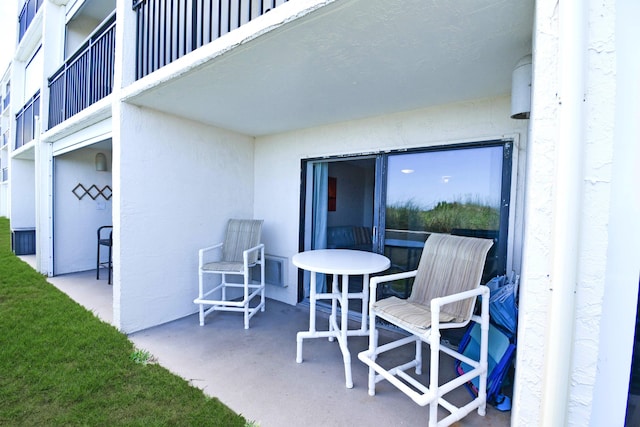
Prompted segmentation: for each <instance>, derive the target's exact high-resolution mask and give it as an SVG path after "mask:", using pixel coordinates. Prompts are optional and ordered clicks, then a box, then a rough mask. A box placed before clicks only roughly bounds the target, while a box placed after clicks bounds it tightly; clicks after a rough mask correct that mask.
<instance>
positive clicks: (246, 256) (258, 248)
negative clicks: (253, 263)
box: [242, 243, 264, 265]
mask: <svg viewBox="0 0 640 427" xmlns="http://www.w3.org/2000/svg"><path fill="white" fill-rule="evenodd" d="M256 251H258V264H259V263H261V262H262V261H263V260H264V243H260V244H259V245H257V246H254V247H252V248H249V249H245V250H244V251H242V260H243V261H244V263H245V265H246V264H247V262H248V259H249V254H250V253H252V252H256Z"/></svg>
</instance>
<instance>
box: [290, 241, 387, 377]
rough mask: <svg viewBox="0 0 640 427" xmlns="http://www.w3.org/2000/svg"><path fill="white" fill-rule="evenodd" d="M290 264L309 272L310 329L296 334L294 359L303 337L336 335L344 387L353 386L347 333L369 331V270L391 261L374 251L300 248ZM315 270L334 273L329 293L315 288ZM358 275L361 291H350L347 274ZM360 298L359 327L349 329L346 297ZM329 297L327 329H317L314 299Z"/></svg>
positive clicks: (298, 356) (298, 358) (298, 357)
mask: <svg viewBox="0 0 640 427" xmlns="http://www.w3.org/2000/svg"><path fill="white" fill-rule="evenodd" d="M291 262H293V265H295V266H296V267H298V268H301V269H303V270H307V271H309V272H311V282H310V292H309V330H308V331H300V332H298V334H297V335H296V340H297V354H296V362H298V363H302V341H303V340H304V339H305V338H321V337H328V338H329V339H330V340H333V338H336V339H337V340H338V343H339V344H340V350H341V351H342V356H343V360H344V373H345V377H346V385H347V388H353V379H352V377H351V353H350V352H349V348H348V346H347V337H348V336H350V335H357V336H366V335H368V333H369V330H368V327H367V326H368V323H367V309H368V305H369V274H372V273H378V272H380V271H384V270H386V269H387V268H389V266H390V265H391V262H390V261H389V258H387V257H385V256H383V255H380V254H376V253H373V252H365V251H356V250H351V249H316V250H311V251H305V252H300V253H298V254H296V255H294V256H293V258H292V259H291ZM316 273H324V274H331V275H333V289H332V291H331V292H329V293H317V292H316ZM353 275H361V276H363V279H362V291H361V292H349V276H353ZM338 276H342V290H340V289H338ZM350 298H351V299H355V298H359V299H362V321H361V326H360V328H359V329H349V328H348V319H347V314H348V311H349V299H350ZM319 299H330V300H331V316H330V317H329V330H328V331H318V330H316V301H317V300H319ZM338 303H340V312H341V319H340V326H338V321H337V305H338Z"/></svg>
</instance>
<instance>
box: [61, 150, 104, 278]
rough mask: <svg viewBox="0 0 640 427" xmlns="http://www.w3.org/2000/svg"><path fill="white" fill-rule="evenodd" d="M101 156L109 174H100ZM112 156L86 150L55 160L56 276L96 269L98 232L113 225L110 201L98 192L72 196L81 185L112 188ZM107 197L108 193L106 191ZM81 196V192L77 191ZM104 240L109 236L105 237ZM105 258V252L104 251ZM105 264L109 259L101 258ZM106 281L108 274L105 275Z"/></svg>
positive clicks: (64, 155)
mask: <svg viewBox="0 0 640 427" xmlns="http://www.w3.org/2000/svg"><path fill="white" fill-rule="evenodd" d="M98 152H101V153H103V154H105V155H106V157H107V165H108V171H106V172H99V171H96V167H95V156H96V154H97V153H98ZM111 166H112V159H111V153H110V152H109V151H105V150H96V149H91V148H83V149H80V150H75V151H72V152H70V153H67V154H63V155H61V156H57V157H56V158H55V166H54V176H55V185H54V188H53V194H54V207H53V209H54V221H53V225H54V232H53V235H54V255H55V257H54V274H56V275H59V274H65V273H70V272H76V271H85V270H91V269H95V268H96V241H97V234H96V232H97V229H98V227H101V226H103V225H111V223H112V219H111V205H112V202H111V200H106V199H105V198H104V197H102V196H100V195H98V193H97V192H96V191H95V190H92V191H91V194H92V195H94V196H97V197H96V199H95V200H93V199H92V198H91V196H90V195H89V194H87V195H85V196H83V197H82V198H81V199H78V197H76V195H75V194H74V193H73V190H74V188H76V186H77V185H78V184H82V185H83V186H84V187H85V188H87V189H90V187H91V186H92V185H95V186H96V187H97V188H99V189H100V190H103V189H105V187H106V186H111V172H110V171H111ZM105 192H107V194H109V193H108V190H105ZM76 193H78V195H80V196H82V194H83V193H84V192H83V191H82V190H78V191H76ZM104 236H105V237H106V236H107V234H105V235H104ZM104 253H105V254H106V250H105V251H104ZM102 259H103V260H106V256H104V257H102ZM103 277H105V278H106V274H104V275H103Z"/></svg>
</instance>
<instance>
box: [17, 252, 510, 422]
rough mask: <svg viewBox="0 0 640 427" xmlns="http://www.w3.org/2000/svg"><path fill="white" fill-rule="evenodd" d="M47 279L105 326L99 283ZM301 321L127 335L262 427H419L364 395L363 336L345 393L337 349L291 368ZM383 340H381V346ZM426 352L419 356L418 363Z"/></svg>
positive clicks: (400, 397)
mask: <svg viewBox="0 0 640 427" xmlns="http://www.w3.org/2000/svg"><path fill="white" fill-rule="evenodd" d="M23 259H25V261H27V262H29V261H31V260H30V259H29V257H23ZM48 280H49V282H50V283H52V284H53V285H54V286H56V287H57V288H58V289H60V290H61V291H62V292H64V293H66V294H67V295H69V296H70V297H71V298H72V299H74V300H75V301H76V302H78V303H79V304H81V305H83V306H84V307H86V308H87V309H88V310H90V311H92V312H93V313H94V314H95V315H96V316H97V317H98V318H100V319H102V320H103V321H105V322H107V323H112V316H113V315H112V296H111V294H112V287H111V286H109V285H107V281H106V279H105V280H99V281H97V280H96V279H95V271H92V270H91V271H86V272H81V273H74V274H67V275H61V276H56V277H51V278H49V279H48ZM196 291H197V289H194V292H196ZM148 309H151V307H148ZM326 318H327V314H326V313H319V314H318V325H319V326H321V325H324V324H326ZM308 322H309V310H308V306H307V305H305V304H298V305H297V306H291V305H288V304H284V303H281V302H278V301H274V300H268V301H267V310H266V311H265V312H264V313H259V314H257V315H256V317H255V318H254V319H253V321H252V323H251V328H250V329H249V330H244V329H243V326H242V316H240V315H237V314H235V313H215V314H213V315H211V316H209V317H208V318H207V322H206V324H205V326H204V327H201V326H199V324H198V318H197V314H195V313H194V314H193V315H191V316H188V317H185V318H183V319H180V320H177V321H174V322H170V323H167V324H164V325H160V326H157V327H154V328H150V329H146V330H143V331H140V332H136V333H133V334H131V335H130V336H129V338H130V339H131V340H132V341H133V342H134V344H135V345H136V346H137V347H139V348H141V349H145V350H148V351H149V352H150V353H152V354H153V356H154V357H155V358H156V359H157V361H158V363H160V364H161V365H162V366H164V367H166V368H167V369H169V370H170V371H172V372H173V373H175V374H177V375H179V376H181V377H183V378H185V379H187V380H188V381H189V382H190V383H191V384H192V385H194V386H196V387H198V388H201V389H203V390H204V392H205V393H206V394H208V395H210V396H215V397H217V398H219V399H220V400H221V401H222V402H223V403H225V404H226V405H228V406H229V407H231V408H232V409H233V410H234V411H236V412H238V413H240V414H242V415H243V416H244V417H245V418H247V420H249V421H255V422H256V423H257V424H258V425H260V426H261V427H269V426H284V425H291V424H292V422H295V424H296V425H304V426H327V425H331V426H343V425H344V426H347V425H348V426H360V425H362V426H386V425H411V426H419V425H427V420H428V408H423V407H420V406H418V405H416V404H415V403H413V402H412V401H411V400H410V399H409V398H407V397H406V396H405V395H404V394H402V393H400V392H399V391H398V390H397V389H395V388H394V387H393V386H391V385H389V384H385V383H380V384H379V385H378V387H377V394H376V396H375V397H371V396H369V395H368V394H367V388H366V383H367V369H366V366H365V365H364V364H363V363H361V362H360V361H358V359H357V357H356V354H357V353H358V352H359V351H362V350H364V349H365V348H366V346H367V338H366V337H351V338H350V339H349V347H350V350H351V354H352V363H353V381H354V388H353V389H347V388H346V387H345V384H344V366H343V363H342V355H341V353H340V350H339V348H338V344H337V342H333V343H330V342H328V341H327V340H326V339H315V340H307V341H305V345H304V352H303V356H304V361H303V363H302V364H297V363H296V361H295V355H296V339H295V336H296V332H298V331H299V330H303V329H306V328H307V327H308ZM390 334H391V332H385V333H382V334H381V338H380V339H381V341H384V340H386V339H388V338H389V337H390V336H391V335H390ZM428 354H429V352H428V351H425V352H424V355H425V357H428ZM442 363H443V365H444V366H443V369H442V372H444V373H450V374H451V375H454V369H453V365H452V363H451V361H450V360H449V358H448V357H447V356H443V358H442ZM446 365H449V366H446ZM427 374H428V372H425V373H423V376H424V375H427ZM454 393H456V392H454ZM457 393H458V396H455V397H456V398H455V399H454V400H457V399H460V403H462V401H466V400H467V399H468V397H469V396H468V394H467V392H466V391H465V390H460V391H458V392H457ZM510 417H511V414H510V412H499V411H497V410H496V409H495V408H493V407H492V406H487V415H486V416H485V417H480V416H479V415H478V414H477V413H475V412H474V413H472V414H470V415H469V416H467V417H466V418H465V419H463V420H462V421H461V422H460V423H458V424H456V425H460V426H507V425H509V424H510Z"/></svg>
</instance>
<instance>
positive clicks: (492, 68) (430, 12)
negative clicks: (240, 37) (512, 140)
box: [127, 0, 534, 136]
mask: <svg viewBox="0 0 640 427" xmlns="http://www.w3.org/2000/svg"><path fill="white" fill-rule="evenodd" d="M292 1H296V0H292ZM533 6H534V0H517V1H513V0H456V1H444V0H338V1H336V2H334V3H331V4H329V5H328V6H325V7H322V8H320V9H318V10H316V11H314V12H312V13H309V14H308V15H306V16H303V17H301V18H298V19H296V20H294V21H292V22H289V23H287V24H284V25H282V26H281V27H279V28H276V29H273V30H271V31H270V32H268V33H267V34H264V35H261V36H259V37H257V38H255V39H254V40H251V41H249V42H247V43H245V44H241V45H240V46H238V47H236V48H234V49H232V50H230V51H229V52H226V53H224V54H222V55H221V56H219V57H217V58H214V59H212V60H210V61H209V62H206V63H205V64H203V65H200V66H198V67H196V68H194V69H192V70H189V71H187V72H184V73H183V74H182V75H180V76H179V77H177V78H173V79H169V80H167V81H165V82H163V83H161V84H158V85H156V86H152V87H150V88H149V89H147V90H144V91H141V92H140V93H138V94H136V95H133V96H131V97H129V98H128V99H127V102H131V103H133V104H136V105H140V106H146V107H149V108H154V109H156V110H161V111H165V112H167V113H169V114H174V115H178V116H181V117H186V118H190V119H192V120H196V121H201V122H203V123H208V124H211V125H214V126H218V127H221V128H226V129H231V130H234V131H237V132H241V133H244V134H248V135H254V136H260V135H267V134H273V133H279V132H284V131H288V130H293V129H301V128H308V127H314V126H319V125H324V124H329V123H334V122H339V121H346V120H352V119H359V118H364V117H372V116H378V115H384V114H389V113H394V112H400V111H408V110H412V109H417V108H423V107H429V106H434V105H441V104H446V103H451V102H457V101H462V100H470V99H479V98H486V97H492V96H501V95H506V94H509V93H510V91H511V72H512V70H513V68H514V66H515V64H516V63H517V62H518V60H519V59H520V58H521V57H522V56H524V55H526V54H528V53H530V52H531V34H532V26H533V13H534V12H533ZM266 17H268V14H267V16H265V18H266ZM151 77H152V75H151V76H149V77H148V78H151Z"/></svg>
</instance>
